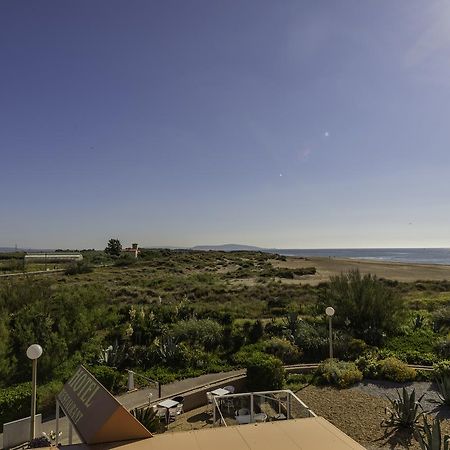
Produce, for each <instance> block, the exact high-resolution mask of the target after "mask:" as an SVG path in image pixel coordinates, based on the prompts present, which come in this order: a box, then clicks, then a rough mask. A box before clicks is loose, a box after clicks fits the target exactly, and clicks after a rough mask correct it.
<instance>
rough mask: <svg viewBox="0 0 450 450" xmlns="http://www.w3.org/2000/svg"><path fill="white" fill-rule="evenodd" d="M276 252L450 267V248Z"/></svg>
mask: <svg viewBox="0 0 450 450" xmlns="http://www.w3.org/2000/svg"><path fill="white" fill-rule="evenodd" d="M276 252H277V253H279V254H281V255H285V256H303V257H307V256H323V257H331V258H349V259H368V260H374V261H394V262H404V263H418V264H448V265H450V248H339V249H335V248H334V249H277V250H276Z"/></svg>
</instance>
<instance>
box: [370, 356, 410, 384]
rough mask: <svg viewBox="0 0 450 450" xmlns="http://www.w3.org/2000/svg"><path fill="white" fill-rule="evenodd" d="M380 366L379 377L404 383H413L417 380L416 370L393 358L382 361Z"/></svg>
mask: <svg viewBox="0 0 450 450" xmlns="http://www.w3.org/2000/svg"><path fill="white" fill-rule="evenodd" d="M379 366H380V371H379V375H380V376H381V377H382V378H384V379H386V380H391V381H396V382H398V383H404V382H405V381H413V380H414V379H415V378H416V371H415V369H413V368H411V367H408V365H407V364H406V363H404V362H403V361H400V360H399V359H397V358H395V357H393V356H391V357H388V358H386V359H382V360H381V361H380V362H379Z"/></svg>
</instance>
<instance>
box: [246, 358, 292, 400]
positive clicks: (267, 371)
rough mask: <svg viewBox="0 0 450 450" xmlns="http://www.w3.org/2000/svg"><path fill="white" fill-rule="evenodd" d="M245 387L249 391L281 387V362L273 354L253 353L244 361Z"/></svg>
mask: <svg viewBox="0 0 450 450" xmlns="http://www.w3.org/2000/svg"><path fill="white" fill-rule="evenodd" d="M245 365H246V369H247V387H248V389H249V390H251V391H269V390H276V389H281V388H282V387H283V384H284V380H285V372H284V368H283V363H282V362H281V360H279V359H278V358H276V357H275V356H271V355H266V354H264V353H261V352H255V353H253V354H252V355H251V356H250V357H249V359H248V360H247V361H246V363H245Z"/></svg>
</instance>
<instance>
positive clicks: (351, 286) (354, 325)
mask: <svg viewBox="0 0 450 450" xmlns="http://www.w3.org/2000/svg"><path fill="white" fill-rule="evenodd" d="M321 303H322V306H321V307H324V306H333V308H334V309H335V310H336V318H335V319H334V320H335V321H336V324H337V325H341V326H344V325H345V326H347V327H348V328H349V330H350V331H352V332H353V335H354V336H355V337H357V338H360V339H364V341H366V342H367V343H369V344H371V345H379V344H380V343H381V341H382V340H383V338H384V336H386V335H387V334H389V333H390V332H393V331H395V329H396V328H397V327H398V324H399V323H400V322H401V321H402V320H403V318H404V313H405V304H404V300H403V298H402V297H401V296H400V295H398V293H397V292H395V291H394V289H392V288H390V287H388V286H386V285H385V284H384V283H383V282H382V281H380V280H379V279H378V278H377V277H376V276H375V275H371V274H367V275H364V276H362V275H361V274H360V272H359V271H358V270H355V271H351V272H348V273H343V274H341V275H339V276H335V277H332V278H331V281H330V284H329V286H328V287H327V289H325V291H324V292H322V294H321Z"/></svg>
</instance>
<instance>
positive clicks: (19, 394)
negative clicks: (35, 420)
mask: <svg viewBox="0 0 450 450" xmlns="http://www.w3.org/2000/svg"><path fill="white" fill-rule="evenodd" d="M30 401H31V383H22V384H18V385H17V386H12V387H9V388H6V389H0V428H1V431H3V424H4V423H6V422H11V421H12V420H16V419H19V418H21V417H27V416H29V415H30Z"/></svg>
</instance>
